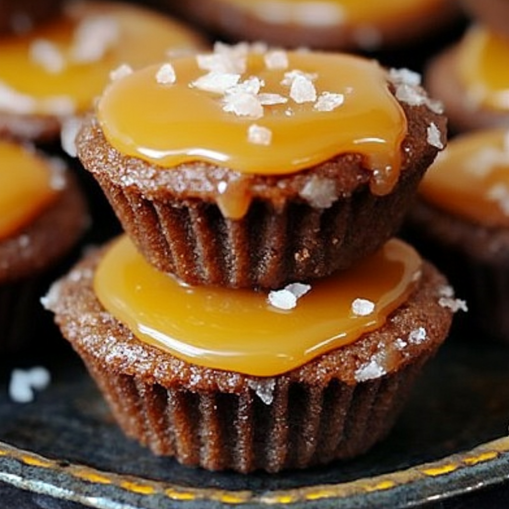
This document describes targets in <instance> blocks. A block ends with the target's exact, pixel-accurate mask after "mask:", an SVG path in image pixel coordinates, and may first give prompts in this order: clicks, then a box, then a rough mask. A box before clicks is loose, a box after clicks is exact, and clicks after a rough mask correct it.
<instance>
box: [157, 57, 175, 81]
mask: <svg viewBox="0 0 509 509" xmlns="http://www.w3.org/2000/svg"><path fill="white" fill-rule="evenodd" d="M176 80H177V75H176V74H175V69H174V68H173V65H171V64H170V63H169V62H166V63H164V64H163V65H161V67H159V69H158V70H157V73H156V81H157V83H159V84H160V85H173V84H174V83H175V81H176Z"/></svg>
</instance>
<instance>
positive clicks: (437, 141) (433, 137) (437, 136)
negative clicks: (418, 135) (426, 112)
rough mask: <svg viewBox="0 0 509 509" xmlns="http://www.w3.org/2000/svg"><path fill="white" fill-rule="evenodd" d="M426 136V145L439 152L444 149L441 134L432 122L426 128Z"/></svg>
mask: <svg viewBox="0 0 509 509" xmlns="http://www.w3.org/2000/svg"><path fill="white" fill-rule="evenodd" d="M427 135H428V138H427V140H428V143H429V144H430V145H431V146H432V147H436V148H438V149H440V150H441V149H443V148H444V144H443V143H442V133H441V132H440V129H439V128H438V127H437V125H436V124H435V123H434V122H431V124H430V125H429V126H428V129H427Z"/></svg>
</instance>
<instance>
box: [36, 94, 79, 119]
mask: <svg viewBox="0 0 509 509" xmlns="http://www.w3.org/2000/svg"><path fill="white" fill-rule="evenodd" d="M40 106H41V110H42V111H43V112H44V113H50V114H53V115H56V116H59V117H67V116H69V115H74V113H76V103H75V101H74V100H73V98H72V97H70V96H68V95H55V96H50V97H46V98H45V99H44V100H42V101H41V103H40Z"/></svg>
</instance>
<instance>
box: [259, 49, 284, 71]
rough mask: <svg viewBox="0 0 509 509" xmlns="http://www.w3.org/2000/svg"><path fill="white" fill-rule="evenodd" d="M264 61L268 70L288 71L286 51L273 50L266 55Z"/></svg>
mask: <svg viewBox="0 0 509 509" xmlns="http://www.w3.org/2000/svg"><path fill="white" fill-rule="evenodd" d="M263 58H264V61H265V65H266V67H267V69H271V70H276V69H287V68H288V54H287V53H286V51H284V50H272V51H269V52H267V54H266V55H264V57H263Z"/></svg>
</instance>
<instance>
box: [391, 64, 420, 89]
mask: <svg viewBox="0 0 509 509" xmlns="http://www.w3.org/2000/svg"><path fill="white" fill-rule="evenodd" d="M389 79H390V80H391V81H392V82H393V83H394V84H400V83H404V84H405V85H410V86H411V87H416V86H419V85H420V84H421V81H422V77H421V75H420V74H419V73H418V72H414V71H411V70H410V69H406V68H402V69H394V68H393V69H390V71H389Z"/></svg>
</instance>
